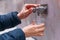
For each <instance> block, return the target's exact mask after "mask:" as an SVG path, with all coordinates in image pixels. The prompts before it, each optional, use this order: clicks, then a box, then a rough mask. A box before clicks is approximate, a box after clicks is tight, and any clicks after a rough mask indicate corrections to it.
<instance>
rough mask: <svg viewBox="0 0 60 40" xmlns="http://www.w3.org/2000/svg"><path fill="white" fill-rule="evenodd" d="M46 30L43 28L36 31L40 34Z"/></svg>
mask: <svg viewBox="0 0 60 40" xmlns="http://www.w3.org/2000/svg"><path fill="white" fill-rule="evenodd" d="M44 30H45V27H42V28H40V29H36V30H35V31H36V33H39V32H44Z"/></svg>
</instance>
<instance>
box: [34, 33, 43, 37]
mask: <svg viewBox="0 0 60 40" xmlns="http://www.w3.org/2000/svg"><path fill="white" fill-rule="evenodd" d="M34 36H44V33H37V34H34Z"/></svg>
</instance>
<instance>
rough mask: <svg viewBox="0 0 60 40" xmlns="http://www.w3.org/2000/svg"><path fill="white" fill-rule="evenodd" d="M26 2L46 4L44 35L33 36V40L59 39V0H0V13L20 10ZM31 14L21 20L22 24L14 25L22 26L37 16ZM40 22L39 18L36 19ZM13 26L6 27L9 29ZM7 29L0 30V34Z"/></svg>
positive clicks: (30, 39) (29, 39)
mask: <svg viewBox="0 0 60 40" xmlns="http://www.w3.org/2000/svg"><path fill="white" fill-rule="evenodd" d="M26 3H36V4H48V16H47V19H46V30H45V36H43V37H34V38H36V39H35V40H60V0H0V14H1V15H3V14H7V13H8V12H12V11H18V12H20V11H21V8H22V7H23V5H24V4H26ZM32 15H35V14H31V15H30V16H29V17H28V18H26V19H23V20H22V24H20V25H18V26H16V27H18V28H19V27H20V28H22V27H24V26H26V25H28V24H30V22H31V21H32V19H33V18H34V19H35V18H36V19H37V20H38V18H37V15H35V17H33V16H32ZM38 22H40V20H38ZM16 27H14V28H11V29H7V30H8V31H11V30H13V29H15V28H16ZM7 30H5V31H3V32H0V34H2V33H5V32H8V31H7ZM27 40H34V39H32V38H28V39H27Z"/></svg>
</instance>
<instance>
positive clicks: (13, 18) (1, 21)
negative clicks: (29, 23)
mask: <svg viewBox="0 0 60 40" xmlns="http://www.w3.org/2000/svg"><path fill="white" fill-rule="evenodd" d="M17 14H18V12H16V11H15V12H11V13H8V14H6V15H0V31H2V30H4V29H7V28H11V27H14V26H16V25H18V24H20V23H21V20H20V19H19V18H18V17H17Z"/></svg>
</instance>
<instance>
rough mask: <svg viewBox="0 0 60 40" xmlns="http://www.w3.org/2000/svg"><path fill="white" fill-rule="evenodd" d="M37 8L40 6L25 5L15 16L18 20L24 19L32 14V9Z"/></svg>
mask: <svg viewBox="0 0 60 40" xmlns="http://www.w3.org/2000/svg"><path fill="white" fill-rule="evenodd" d="M38 6H40V4H25V5H24V6H23V8H22V10H21V12H19V13H18V14H17V16H18V18H20V19H24V18H26V17H28V16H29V15H30V14H31V13H32V10H33V8H34V7H38Z"/></svg>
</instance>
